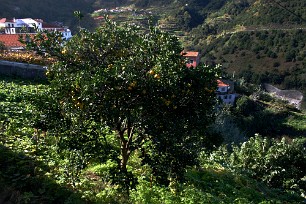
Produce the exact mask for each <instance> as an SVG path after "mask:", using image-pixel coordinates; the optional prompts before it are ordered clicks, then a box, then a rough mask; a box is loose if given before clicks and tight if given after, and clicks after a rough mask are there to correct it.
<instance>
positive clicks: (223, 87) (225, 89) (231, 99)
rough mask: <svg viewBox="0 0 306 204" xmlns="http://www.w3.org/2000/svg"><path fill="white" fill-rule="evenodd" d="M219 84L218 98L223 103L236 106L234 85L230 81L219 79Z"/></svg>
mask: <svg viewBox="0 0 306 204" xmlns="http://www.w3.org/2000/svg"><path fill="white" fill-rule="evenodd" d="M217 84H218V89H217V97H218V98H219V99H221V100H222V102H223V103H226V104H231V105H234V103H235V99H236V93H235V91H234V83H233V82H232V81H229V80H225V79H218V80H217Z"/></svg>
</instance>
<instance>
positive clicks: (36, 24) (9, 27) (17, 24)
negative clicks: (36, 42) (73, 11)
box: [0, 18, 72, 49]
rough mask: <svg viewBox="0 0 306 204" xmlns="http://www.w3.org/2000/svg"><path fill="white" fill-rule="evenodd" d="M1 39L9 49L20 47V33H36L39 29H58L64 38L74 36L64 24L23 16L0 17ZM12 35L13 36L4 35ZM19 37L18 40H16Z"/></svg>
mask: <svg viewBox="0 0 306 204" xmlns="http://www.w3.org/2000/svg"><path fill="white" fill-rule="evenodd" d="M0 30H1V31H2V33H0V41H2V42H4V44H5V46H6V47H7V48H9V49H11V48H12V45H16V46H13V47H14V48H16V47H20V46H19V43H18V38H16V35H20V34H25V33H27V34H35V33H37V31H44V30H47V31H58V32H61V33H62V35H63V39H64V40H68V39H70V38H71V37H72V34H71V30H70V29H69V28H67V27H64V26H58V25H52V24H47V23H45V22H44V21H43V20H42V19H32V18H22V19H15V18H13V19H7V18H2V19H0ZM4 35H11V36H4ZM16 39H17V40H16Z"/></svg>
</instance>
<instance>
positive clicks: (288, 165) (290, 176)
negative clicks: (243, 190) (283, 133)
mask: <svg viewBox="0 0 306 204" xmlns="http://www.w3.org/2000/svg"><path fill="white" fill-rule="evenodd" d="M304 145H305V139H296V140H292V141H289V142H288V141H286V139H285V138H283V139H282V140H281V141H277V140H270V139H267V138H262V137H260V136H258V135H255V137H252V138H250V139H249V140H248V141H246V142H244V143H243V144H242V145H241V146H232V147H231V149H232V150H231V151H229V150H227V149H226V147H223V148H220V149H219V151H215V152H213V153H212V154H210V155H208V156H207V155H203V157H202V158H203V164H204V165H205V164H206V163H209V161H213V162H216V161H217V162H218V164H220V165H221V166H223V167H224V168H232V169H234V170H237V171H238V172H239V171H243V172H245V173H247V174H249V175H250V176H252V177H253V178H255V179H257V180H261V181H264V182H266V183H267V184H269V185H271V186H274V187H282V188H284V189H287V190H292V191H295V192H297V193H301V194H304V195H305V190H306V188H305V182H306V180H305V179H306V178H305V169H306V168H305V165H306V163H305V161H306V160H305V157H306V155H305V146H304Z"/></svg>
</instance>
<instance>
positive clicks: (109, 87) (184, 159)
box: [28, 21, 218, 186]
mask: <svg viewBox="0 0 306 204" xmlns="http://www.w3.org/2000/svg"><path fill="white" fill-rule="evenodd" d="M46 36H47V37H46ZM28 46H29V47H31V48H32V49H36V50H43V51H44V52H46V53H48V54H49V55H51V56H53V57H56V58H57V62H56V63H54V64H53V65H52V66H50V67H49V69H48V71H47V73H46V74H47V76H48V77H49V80H50V83H51V87H52V91H51V93H52V97H53V98H55V100H56V101H58V106H59V108H60V112H61V115H62V117H64V118H66V119H67V118H68V119H69V121H70V123H69V124H70V125H71V128H70V130H69V131H67V132H66V133H67V134H71V132H75V131H76V129H82V131H79V132H78V133H77V134H74V135H73V137H72V138H70V142H69V144H70V145H71V146H73V147H74V148H80V149H86V148H87V149H94V148H102V149H104V150H103V153H102V154H103V159H111V158H112V159H114V160H116V161H117V162H118V168H117V173H116V175H117V176H118V175H121V176H122V177H121V178H123V180H124V181H125V182H124V183H125V184H126V185H128V186H129V185H130V181H129V180H128V177H129V176H128V175H129V174H128V171H127V164H128V161H129V158H130V155H131V153H133V152H134V151H135V150H139V151H138V152H142V161H143V163H148V164H150V165H151V166H152V169H153V172H154V173H155V174H156V176H157V177H158V178H160V180H161V181H165V180H166V179H167V178H168V177H169V176H175V177H179V176H181V175H182V173H183V172H184V171H183V170H184V168H185V167H186V166H187V165H193V164H195V162H196V157H197V152H199V151H200V150H201V149H202V148H203V147H204V144H207V140H210V139H209V138H208V134H207V133H206V128H207V126H208V125H209V124H210V123H211V122H212V120H213V118H214V117H213V116H214V114H213V109H214V106H215V89H216V83H215V81H216V77H217V73H218V68H216V67H209V66H199V67H196V68H193V69H188V68H186V66H185V61H184V59H183V58H182V56H181V54H180V53H181V51H182V47H181V44H180V43H179V41H178V40H177V38H176V37H174V36H171V35H169V34H168V33H165V32H162V31H159V30H158V29H156V28H154V27H150V30H149V31H148V32H143V31H139V30H138V29H137V28H136V27H133V26H130V25H125V26H118V25H116V24H115V23H113V22H110V21H107V22H106V23H105V25H103V26H101V27H99V28H97V29H96V31H95V32H88V31H86V30H81V31H80V33H79V34H78V35H75V36H74V37H73V38H72V39H71V40H70V41H68V42H66V43H65V44H64V45H63V44H62V42H61V38H60V37H59V36H58V34H55V33H45V34H39V35H37V36H36V37H35V38H34V39H32V41H31V42H30V43H28ZM93 124H94V125H93ZM79 126H82V128H79ZM93 126H94V127H95V128H92V127H93ZM97 127H99V128H100V129H108V130H111V131H112V132H113V133H114V134H113V136H112V137H113V138H112V141H116V142H117V144H119V145H118V147H120V148H116V147H115V146H110V145H109V144H108V145H107V139H105V140H101V143H104V144H103V145H100V146H97V145H93V143H87V141H89V140H91V141H92V140H95V139H93V136H92V134H95V132H97V131H92V129H95V130H97V129H99V128H97ZM88 129H91V130H88ZM88 133H89V134H88ZM96 139H97V138H96ZM76 144H79V145H76ZM89 144H90V145H89ZM105 149H107V151H106V150H105Z"/></svg>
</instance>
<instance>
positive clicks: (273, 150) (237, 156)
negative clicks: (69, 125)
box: [0, 78, 306, 204]
mask: <svg viewBox="0 0 306 204" xmlns="http://www.w3.org/2000/svg"><path fill="white" fill-rule="evenodd" d="M0 84H1V89H0V90H1V91H0V93H1V100H0V101H1V102H0V107H1V111H0V117H1V125H2V127H1V132H0V133H1V134H0V135H1V144H0V147H1V148H0V166H1V168H0V186H1V187H0V194H1V197H0V200H1V201H11V202H15V203H18V202H19V203H182V204H183V203H284V202H287V203H300V202H301V201H302V199H301V197H300V196H299V195H300V193H301V192H303V191H301V190H302V189H303V188H304V187H303V185H304V184H303V182H305V178H303V175H305V173H302V172H301V171H305V169H306V168H305V166H301V165H305V164H304V163H305V161H306V160H305V149H303V148H305V147H302V146H303V141H298V140H296V141H293V142H291V143H287V142H286V141H284V140H283V141H281V142H276V141H274V140H269V139H264V138H261V137H255V138H253V139H250V140H249V141H247V142H246V143H245V144H243V145H242V146H241V147H234V151H233V152H231V151H229V150H227V149H225V148H220V149H219V150H214V151H212V152H207V151H205V152H202V154H201V156H200V157H199V160H200V164H199V165H198V166H196V167H194V168H189V169H188V170H187V171H186V173H185V177H184V182H183V183H181V182H177V181H175V180H171V182H170V184H169V185H160V184H158V183H157V182H156V181H157V180H156V179H157V178H156V177H155V176H153V175H152V169H151V168H150V167H149V166H148V165H141V162H140V158H139V154H140V152H138V153H136V154H133V155H132V157H131V158H130V162H129V165H128V168H129V169H133V174H134V175H135V176H136V178H137V185H136V188H135V189H133V190H131V191H130V196H129V198H127V197H125V196H124V194H122V193H121V191H120V189H119V188H118V187H119V186H118V185H116V184H112V182H111V179H112V178H113V176H112V173H113V171H112V169H113V168H114V167H116V165H117V164H116V163H114V162H111V161H107V162H105V163H102V164H101V163H100V162H98V161H99V155H96V157H91V158H86V156H85V155H83V154H82V152H80V151H77V150H73V151H72V150H69V151H67V149H66V148H67V147H65V146H62V145H61V140H60V138H61V136H60V135H58V134H55V132H53V131H50V130H48V132H47V133H46V135H44V133H43V130H42V129H35V128H34V127H37V124H39V123H37V122H35V123H36V125H34V124H35V123H34V121H37V120H35V118H37V119H41V118H40V117H41V116H40V113H41V112H40V110H41V109H42V108H40V106H41V105H38V104H39V102H40V101H41V97H42V96H44V95H45V94H46V92H48V91H49V90H50V88H49V85H44V84H40V83H33V82H26V81H20V80H16V79H10V78H5V79H3V78H2V79H1V82H0ZM42 101H44V102H46V99H43V100H42ZM50 105H51V104H47V105H46V106H50ZM109 136H112V134H110V135H107V136H106V137H109ZM112 144H114V145H116V142H115V141H112ZM82 155H83V156H82ZM84 164H86V167H85V166H83V167H82V165H84ZM289 166H290V168H289ZM265 167H269V168H265ZM298 167H300V168H298ZM295 168H296V169H295ZM81 169H82V170H81ZM283 169H285V171H283ZM294 169H295V170H294ZM78 170H81V171H78ZM291 170H292V171H291ZM284 172H285V173H284ZM298 172H301V173H298ZM265 183H267V184H265ZM271 186H274V187H276V188H272V187H271ZM281 186H283V189H281ZM284 189H286V191H284ZM287 190H288V191H287Z"/></svg>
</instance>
